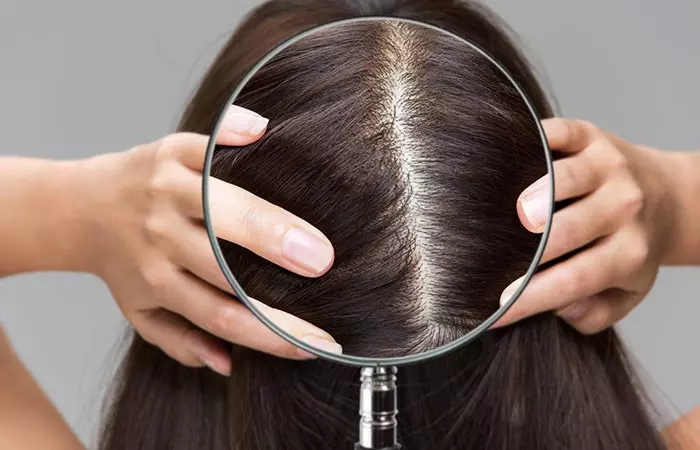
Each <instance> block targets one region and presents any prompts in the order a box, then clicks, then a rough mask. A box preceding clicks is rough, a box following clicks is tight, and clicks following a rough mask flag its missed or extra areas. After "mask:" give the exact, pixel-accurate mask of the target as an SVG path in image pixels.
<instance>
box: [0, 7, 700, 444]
mask: <svg viewBox="0 0 700 450" xmlns="http://www.w3.org/2000/svg"><path fill="white" fill-rule="evenodd" d="M257 3H258V2H256V1H253V0H247V1H246V0H225V1H224V0H211V1H197V2H194V1H182V2H177V1H172V0H169V1H166V0H157V1H143V0H122V1H118V2H117V1H93V0H82V1H81V0H66V1H60V2H59V1H53V2H52V1H44V2H27V1H23V0H3V1H2V3H1V4H0V80H1V81H2V82H0V131H1V135H0V152H1V153H2V154H18V155H33V156H45V157H50V158H80V157H84V156H88V155H93V154H97V153H103V152H112V151H119V150H122V149H127V148H129V147H131V146H134V145H136V144H140V143H144V142H146V141H151V140H154V139H156V138H158V137H160V136H161V135H164V134H167V133H169V132H171V131H173V130H174V127H175V124H176V122H177V118H178V116H179V114H180V113H181V111H182V108H183V106H184V104H185V103H186V101H187V99H188V97H189V95H190V94H191V93H192V91H193V89H194V86H195V85H196V83H197V81H198V79H199V78H200V76H201V75H202V73H203V72H204V71H205V70H206V68H207V66H208V65H209V63H210V62H211V60H212V58H213V57H214V55H215V53H216V52H217V51H218V49H219V48H220V47H221V45H222V43H223V42H224V40H225V38H226V37H227V36H228V35H229V34H230V32H231V31H232V30H233V28H234V27H235V25H236V24H237V23H238V22H239V21H240V20H241V19H242V17H243V15H244V14H245V13H246V12H247V11H248V10H249V9H250V8H251V7H252V6H253V5H255V4H257ZM487 3H488V4H490V5H491V6H492V7H493V8H494V9H495V10H496V11H497V12H499V13H500V14H502V15H503V16H504V17H505V18H506V20H507V21H508V22H509V23H510V24H511V25H512V26H513V28H515V30H516V31H517V32H518V34H519V35H520V36H521V38H522V42H523V45H524V46H525V47H526V49H527V51H528V53H529V55H530V56H531V57H532V58H533V60H534V62H535V63H536V65H537V66H538V68H539V69H540V70H541V71H543V73H544V74H545V75H546V77H547V79H548V88H549V89H550V90H552V91H553V92H554V93H555V95H556V97H557V99H558V101H559V104H560V106H561V111H562V112H563V114H565V115H568V116H573V117H580V118H586V119H589V120H592V121H594V122H596V123H597V124H599V125H600V126H601V127H604V128H607V129H609V130H611V131H613V132H615V133H617V134H619V135H620V136H622V137H624V138H627V139H629V140H631V141H633V142H637V143H644V144H647V145H650V146H659V147H662V148H665V149H673V150H689V149H693V148H695V149H699V148H700V119H699V117H700V115H699V114H698V111H697V108H698V105H700V88H698V82H699V81H700V51H699V50H698V44H700V27H698V26H697V24H698V23H700V2H699V1H698V0H667V1H658V0H586V1H580V0H579V1H573V0H528V1H516V0H498V1H495V0H494V1H491V2H487ZM241 45H245V43H242V44H241ZM75 201H80V199H79V198H76V199H75ZM699 201H700V200H699ZM28 206H29V207H31V205H28ZM0 214H12V211H2V212H0ZM0 251H2V250H1V249H0ZM699 278H700V269H691V268H673V269H664V270H662V272H661V275H660V277H659V279H658V281H657V284H656V287H655V288H654V290H653V291H652V293H651V295H650V296H649V297H648V299H647V300H646V301H645V302H644V304H643V305H642V306H641V307H639V308H638V309H637V310H636V311H634V312H633V313H632V314H631V316H629V317H628V318H627V319H626V320H624V321H623V323H622V324H621V327H620V328H621V329H622V331H623V333H624V335H625V337H626V338H627V341H628V342H629V345H630V346H631V348H632V349H633V351H634V353H635V354H636V356H637V357H638V359H639V361H640V362H641V364H642V366H643V367H644V370H645V371H646V373H648V374H649V377H650V379H651V381H652V383H653V384H654V385H656V386H658V390H659V392H660V393H661V401H662V402H665V403H667V404H669V405H671V407H672V409H671V413H672V414H673V415H678V414H679V413H680V412H684V411H687V410H688V409H690V408H691V407H693V406H695V405H700V385H699V380H700V351H698V342H700V326H699V325H698V323H697V318H698V317H699V316H700V294H698V290H700V281H699ZM0 320H1V321H2V323H3V324H4V326H5V327H6V329H7V331H8V333H9V335H10V337H11V338H12V339H13V340H14V343H15V345H16V348H17V349H18V351H19V353H20V355H21V356H22V358H23V359H24V361H25V362H26V363H27V365H28V366H29V368H30V369H31V370H32V371H33V372H34V374H35V375H36V377H37V378H38V380H39V382H40V383H41V385H42V386H43V387H44V388H45V389H46V391H47V393H48V394H49V395H50V397H51V398H52V399H53V401H54V402H55V403H56V404H57V405H58V407H59V409H60V410H61V412H62V413H63V414H64V415H65V417H66V418H67V419H68V421H69V422H70V424H71V425H72V426H73V427H74V428H75V430H76V431H77V432H78V434H79V435H80V437H81V438H82V439H83V440H84V441H85V442H86V443H91V442H93V441H94V437H95V434H96V431H97V426H96V425H97V423H98V420H97V419H98V412H99V408H100V404H101V396H102V390H103V389H104V387H105V386H106V385H107V383H108V380H109V378H110V376H111V374H112V370H113V368H114V366H115V362H116V359H117V356H118V353H117V349H118V346H117V343H118V341H119V339H120V337H121V335H122V333H123V330H124V328H125V324H124V322H123V320H122V318H121V316H120V313H119V310H118V309H117V307H116V306H115V304H114V302H113V300H112V298H111V296H110V294H109V291H108V290H107V288H106V287H105V286H104V285H103V284H102V283H101V282H100V280H98V279H96V278H94V277H91V276H87V275H80V274H62V273H59V274H56V273H54V274H33V275H24V276H17V277H11V278H8V279H4V280H1V281H0Z"/></svg>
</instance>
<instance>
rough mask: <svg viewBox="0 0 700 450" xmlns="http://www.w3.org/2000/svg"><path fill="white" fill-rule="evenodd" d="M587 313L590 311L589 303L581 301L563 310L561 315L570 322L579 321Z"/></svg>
mask: <svg viewBox="0 0 700 450" xmlns="http://www.w3.org/2000/svg"><path fill="white" fill-rule="evenodd" d="M586 311H588V302H587V301H586V300H579V301H577V302H576V303H574V304H572V305H569V306H568V307H566V308H564V309H563V310H561V312H560V313H559V315H560V316H561V317H563V318H565V319H568V320H578V319H580V318H581V317H583V315H584V314H586Z"/></svg>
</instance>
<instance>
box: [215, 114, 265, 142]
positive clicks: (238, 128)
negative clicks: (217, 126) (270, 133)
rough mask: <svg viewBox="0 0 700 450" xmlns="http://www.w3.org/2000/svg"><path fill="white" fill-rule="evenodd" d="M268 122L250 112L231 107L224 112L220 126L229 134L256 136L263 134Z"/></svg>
mask: <svg viewBox="0 0 700 450" xmlns="http://www.w3.org/2000/svg"><path fill="white" fill-rule="evenodd" d="M269 122H270V120H269V119H266V118H264V117H262V116H259V115H257V114H255V113H253V112H252V111H248V110H244V109H243V108H240V107H231V108H229V110H228V111H227V112H226V117H225V118H224V121H223V123H222V124H221V126H222V128H225V129H226V130H228V131H229V132H231V133H234V134H240V135H245V136H257V135H259V134H260V133H262V132H263V130H264V129H265V128H267V125H268V124H269Z"/></svg>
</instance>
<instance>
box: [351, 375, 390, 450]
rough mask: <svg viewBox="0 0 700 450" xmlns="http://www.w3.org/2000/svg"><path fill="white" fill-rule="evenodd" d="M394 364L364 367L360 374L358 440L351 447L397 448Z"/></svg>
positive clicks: (360, 448)
mask: <svg viewBox="0 0 700 450" xmlns="http://www.w3.org/2000/svg"><path fill="white" fill-rule="evenodd" d="M396 372H397V369H396V367H379V366H377V367H365V368H363V369H362V372H361V375H360V381H361V382H362V384H361V386H360V439H359V442H358V443H357V444H355V450H399V449H400V448H401V445H399V443H398V442H397V440H396V428H397V426H398V421H397V420H396V414H398V412H399V411H398V408H397V406H396Z"/></svg>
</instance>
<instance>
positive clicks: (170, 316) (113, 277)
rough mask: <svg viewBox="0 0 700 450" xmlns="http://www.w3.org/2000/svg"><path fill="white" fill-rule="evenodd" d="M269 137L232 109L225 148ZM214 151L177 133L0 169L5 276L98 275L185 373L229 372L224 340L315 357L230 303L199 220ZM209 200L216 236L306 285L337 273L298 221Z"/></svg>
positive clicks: (315, 337) (284, 320)
mask: <svg viewBox="0 0 700 450" xmlns="http://www.w3.org/2000/svg"><path fill="white" fill-rule="evenodd" d="M266 126H267V120H266V119H264V118H262V117H261V116H259V115H257V114H255V113H253V112H250V111H248V110H245V109H243V108H239V107H235V106H234V107H232V108H231V109H230V111H229V113H228V114H227V116H226V121H225V122H224V124H223V125H222V127H221V132H220V134H219V136H218V137H217V142H218V143H220V144H224V145H231V146H242V145H247V144H250V143H252V142H254V141H256V140H258V139H259V138H260V137H261V136H262V135H263V134H264V131H265V129H266ZM207 144H208V137H206V136H202V135H197V134H192V133H179V134H173V135H170V136H167V137H165V138H163V139H160V140H158V141H155V142H152V143H150V144H147V145H143V146H138V147H135V148H133V149H131V150H128V151H125V152H121V153H113V154H106V155H100V156H96V157H93V158H90V159H86V160H80V161H45V160H40V159H29V158H11V157H10V158H2V159H0V206H1V207H2V210H3V211H6V214H2V215H0V240H1V242H0V244H1V245H0V247H1V248H2V249H3V251H2V255H0V276H3V275H11V274H18V273H24V272H32V271H48V270H58V271H78V272H87V273H92V274H95V275H97V276H99V277H100V278H102V279H103V280H104V281H105V282H106V284H107V285H108V287H109V289H110V291H111V292H112V294H113V296H114V298H115V299H116V301H117V303H118V305H119V307H120V308H121V310H122V312H123V313H124V315H125V316H126V318H127V319H128V320H129V322H130V323H131V324H132V325H133V326H134V328H135V329H136V330H137V331H138V333H139V334H140V335H141V336H142V337H143V338H144V339H145V340H146V341H148V342H150V343H152V344H153V345H156V346H158V347H160V348H161V349H162V350H163V351H164V352H165V353H167V354H168V355H170V356H171V357H173V358H174V359H176V360H178V361H180V362H181V363H183V364H185V365H187V366H192V367H201V366H204V365H206V366H208V367H209V368H210V369H212V370H214V371H216V372H218V373H221V374H228V373H230V371H231V360H230V356H229V354H228V352H227V350H226V346H225V345H223V341H222V340H226V341H229V342H234V343H237V344H239V345H244V346H248V347H252V348H255V349H258V350H261V351H264V352H268V353H271V354H274V355H277V356H281V357H287V358H295V359H309V358H312V357H313V356H312V355H310V354H308V353H306V352H302V351H300V350H299V349H297V348H296V347H294V346H293V345H291V344H289V343H288V342H286V341H285V340H283V339H282V338H280V337H279V336H277V335H276V334H274V333H273V332H272V331H271V330H269V329H268V328H267V327H266V326H265V325H264V324H263V323H262V322H260V321H259V320H258V319H257V318H256V317H255V316H254V315H253V314H252V313H251V312H250V311H249V310H248V309H247V308H246V307H245V306H244V305H243V304H242V303H240V302H238V301H235V300H234V299H232V298H231V296H230V295H229V294H232V292H231V288H230V286H229V285H228V283H227V281H226V280H225V278H224V276H223V273H222V272H221V270H220V268H219V266H218V264H217V263H216V260H215V259H214V254H213V251H212V249H211V246H210V243H209V238H208V236H207V234H206V230H205V228H204V226H203V222H202V220H201V219H202V217H203V208H202V198H201V184H202V176H201V174H202V167H203V163H204V156H205V152H206V147H207ZM210 199H211V202H210V203H211V205H212V209H211V214H212V222H213V224H214V229H215V232H216V234H217V236H218V237H220V238H223V239H225V240H228V241H231V242H235V243H237V244H239V245H241V246H243V247H246V248H248V249H250V250H251V251H253V252H255V253H257V254H258V255H260V256H262V257H264V258H266V259H268V260H270V261H272V262H274V263H276V264H278V265H280V266H282V267H285V268H287V269H289V270H291V271H293V272H296V273H298V274H300V275H303V276H307V277H318V276H321V275H322V274H324V273H325V272H327V271H328V269H329V268H330V267H331V265H332V263H333V247H332V246H331V244H330V242H329V241H328V239H327V238H326V237H325V236H324V235H323V234H322V233H321V232H320V231H319V230H317V229H316V228H314V227H313V226H311V225H310V224H308V223H307V222H305V221H304V220H302V219H301V218H298V217H296V216H294V215H292V214H290V213H289V212H287V211H284V210H283V209H281V208H278V207H276V206H274V205H272V204H270V203H268V202H266V201H264V200H262V199H260V198H258V197H256V196H254V195H252V194H250V193H248V192H247V191H244V190H243V189H240V188H238V187H236V186H233V185H230V184H227V183H224V182H222V181H220V180H216V179H212V184H211V194H210ZM262 300H264V299H262ZM261 309H263V310H264V312H265V313H266V314H268V315H269V316H270V317H271V318H272V319H273V320H275V321H276V323H278V324H279V325H280V326H282V327H283V328H285V329H286V330H287V331H289V332H290V333H292V334H294V335H295V336H297V337H299V338H306V337H308V338H309V339H310V342H311V343H312V344H314V345H316V346H317V347H318V346H320V345H325V348H326V349H328V350H329V351H336V352H340V351H342V350H341V348H340V346H339V345H338V344H337V343H335V341H334V340H333V338H332V337H331V336H330V335H329V334H328V333H326V332H324V331H322V330H320V329H318V328H317V327H315V326H313V325H311V324H309V323H307V322H305V321H303V320H301V319H298V318H295V317H293V316H291V315H289V314H286V313H283V312H282V311H278V310H274V309H272V308H269V307H266V306H264V305H262V304H261Z"/></svg>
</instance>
